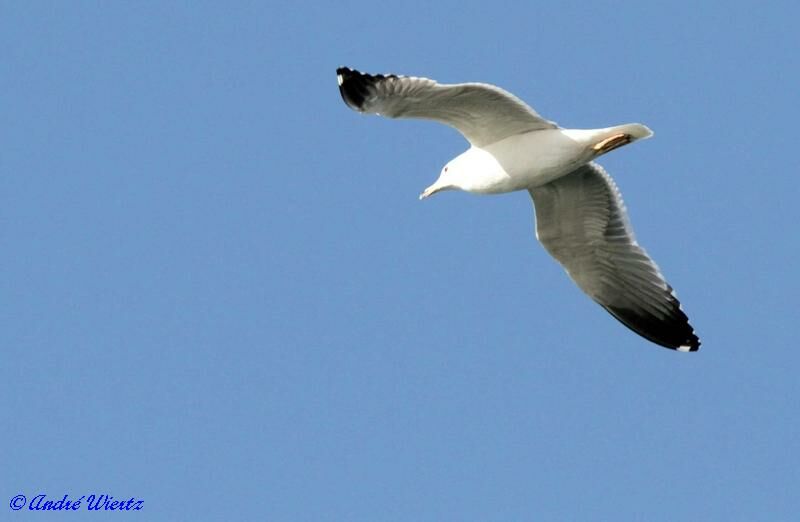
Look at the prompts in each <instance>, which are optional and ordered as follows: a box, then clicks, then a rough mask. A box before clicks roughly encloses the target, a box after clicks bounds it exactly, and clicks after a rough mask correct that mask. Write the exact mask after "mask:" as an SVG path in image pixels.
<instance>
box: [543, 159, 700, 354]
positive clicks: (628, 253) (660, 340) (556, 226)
mask: <svg viewBox="0 0 800 522" xmlns="http://www.w3.org/2000/svg"><path fill="white" fill-rule="evenodd" d="M529 192H530V194H531V197H532V198H533V202H534V206H535V209H536V237H537V238H538V239H539V241H541V243H542V245H544V247H545V249H547V251H548V252H549V253H550V255H552V256H553V257H554V258H556V260H557V261H558V262H559V263H561V264H562V265H563V266H564V268H565V269H566V270H567V273H568V274H569V276H570V277H571V278H572V280H573V281H575V283H576V284H577V285H578V286H579V287H580V288H581V290H583V291H584V292H586V293H587V294H588V295H589V297H591V298H592V299H594V300H595V301H596V302H597V303H599V304H600V305H601V306H602V307H603V308H605V309H606V310H607V311H608V312H609V313H611V315H613V316H614V317H616V318H617V319H618V320H619V321H620V322H622V323H623V324H624V325H625V326H627V327H628V328H630V329H631V330H633V331H634V332H636V333H638V334H639V335H641V336H642V337H645V338H647V339H649V340H650V341H652V342H654V343H656V344H660V345H661V346H666V347H667V348H672V349H676V350H680V351H696V350H697V349H699V348H700V340H699V339H698V337H697V335H695V333H694V329H693V328H692V326H691V325H690V324H689V319H688V318H687V317H686V314H685V313H684V312H683V310H681V305H680V302H678V299H677V298H676V297H675V294H674V293H673V291H672V287H670V285H669V284H667V282H666V281H665V280H664V276H663V275H661V272H660V271H659V269H658V266H656V264H655V262H653V260H652V259H650V257H649V256H648V255H647V253H646V252H645V251H644V250H643V249H642V248H641V247H640V246H639V245H638V244H637V243H636V239H635V237H634V234H633V229H632V228H631V225H630V222H629V221H628V215H627V212H626V211H625V205H624V203H623V202H622V196H621V195H620V193H619V190H618V189H617V187H616V185H615V184H614V181H613V180H612V179H611V176H609V175H608V174H607V173H606V172H605V171H604V170H603V168H602V167H600V166H599V165H597V164H595V163H589V164H587V165H583V166H581V167H579V168H578V169H576V170H575V171H573V172H571V173H569V174H567V175H566V176H564V177H562V178H559V179H557V180H555V181H552V182H550V183H548V184H546V185H543V186H541V187H536V188H533V189H530V191H529Z"/></svg>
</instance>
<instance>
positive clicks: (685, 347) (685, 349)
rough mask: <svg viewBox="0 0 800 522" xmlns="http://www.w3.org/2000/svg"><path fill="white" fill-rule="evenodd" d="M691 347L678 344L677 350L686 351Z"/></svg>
mask: <svg viewBox="0 0 800 522" xmlns="http://www.w3.org/2000/svg"><path fill="white" fill-rule="evenodd" d="M691 349H692V347H691V346H678V351H679V352H688V351H690V350H691Z"/></svg>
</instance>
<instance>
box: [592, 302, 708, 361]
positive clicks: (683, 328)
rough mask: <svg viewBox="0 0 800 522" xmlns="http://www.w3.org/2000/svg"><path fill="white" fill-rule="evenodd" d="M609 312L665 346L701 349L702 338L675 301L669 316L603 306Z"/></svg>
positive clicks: (678, 349) (641, 333) (681, 350)
mask: <svg viewBox="0 0 800 522" xmlns="http://www.w3.org/2000/svg"><path fill="white" fill-rule="evenodd" d="M603 308H605V309H606V311H607V312H608V313H610V314H611V315H613V316H614V317H615V318H616V319H617V320H618V321H619V322H621V323H622V324H624V325H625V326H627V327H628V328H630V329H631V330H633V331H634V332H636V333H637V334H639V335H641V336H642V337H644V338H645V339H647V340H649V341H652V342H654V343H656V344H658V345H660V346H664V347H665V348H670V349H672V350H677V351H679V352H696V351H697V350H699V349H700V344H701V343H700V338H698V337H697V335H696V334H695V333H694V328H692V325H690V324H689V318H688V317H686V314H685V313H683V310H681V309H680V305H679V304H678V303H677V301H676V302H675V308H674V309H673V311H672V313H671V314H670V315H669V316H668V317H661V318H659V317H655V316H653V315H650V314H644V315H643V314H641V313H639V312H637V311H635V310H630V309H627V308H617V307H613V306H603Z"/></svg>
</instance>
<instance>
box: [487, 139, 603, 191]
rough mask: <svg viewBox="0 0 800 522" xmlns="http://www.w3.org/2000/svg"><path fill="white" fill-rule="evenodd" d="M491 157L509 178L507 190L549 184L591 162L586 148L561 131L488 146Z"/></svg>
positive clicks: (506, 140) (507, 140)
mask: <svg viewBox="0 0 800 522" xmlns="http://www.w3.org/2000/svg"><path fill="white" fill-rule="evenodd" d="M484 150H485V151H486V152H487V153H488V154H490V155H491V156H492V157H493V158H494V159H495V161H496V162H497V164H498V165H499V166H500V167H501V168H502V170H503V171H504V172H505V174H506V176H507V178H508V179H507V183H506V185H507V187H505V188H506V189H507V190H503V192H510V191H512V190H522V189H528V188H530V187H536V186H540V185H544V184H545V183H549V182H551V181H553V180H554V179H557V178H559V177H561V176H563V175H565V174H568V173H569V172H572V171H573V170H574V169H575V168H577V167H578V166H579V165H581V164H583V163H586V162H587V161H589V160H590V159H591V155H590V154H589V153H588V151H587V150H586V147H585V146H583V144H581V143H579V142H577V141H576V140H574V139H572V138H571V137H570V136H568V135H566V134H565V133H563V132H562V131H561V129H547V130H538V131H531V132H527V133H525V134H518V135H515V136H510V137H508V138H506V139H504V140H501V141H498V142H496V143H493V144H491V145H488V146H487V147H485V149H484Z"/></svg>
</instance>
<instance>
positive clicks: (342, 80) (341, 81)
mask: <svg viewBox="0 0 800 522" xmlns="http://www.w3.org/2000/svg"><path fill="white" fill-rule="evenodd" d="M336 81H337V82H339V87H341V86H342V84H343V83H344V78H343V77H342V75H341V74H337V75H336Z"/></svg>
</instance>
